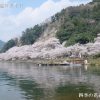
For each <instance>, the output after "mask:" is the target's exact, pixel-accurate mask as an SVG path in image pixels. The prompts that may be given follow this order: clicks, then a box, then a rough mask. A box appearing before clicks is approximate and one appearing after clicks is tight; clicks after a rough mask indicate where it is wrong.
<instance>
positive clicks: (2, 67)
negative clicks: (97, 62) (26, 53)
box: [0, 62, 100, 100]
mask: <svg viewBox="0 0 100 100" xmlns="http://www.w3.org/2000/svg"><path fill="white" fill-rule="evenodd" d="M95 92H97V93H100V67H87V66H85V67H66V66H65V67H64V66H52V67H50V66H46V67H45V66H42V67H39V66H35V65H33V64H32V63H10V62H9V63H4V62H0V100H97V98H79V97H78V96H79V93H95ZM98 100H100V98H99V99H98Z"/></svg>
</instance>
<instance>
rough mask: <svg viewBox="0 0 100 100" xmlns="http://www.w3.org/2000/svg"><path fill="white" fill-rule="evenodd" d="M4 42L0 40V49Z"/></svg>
mask: <svg viewBox="0 0 100 100" xmlns="http://www.w3.org/2000/svg"><path fill="white" fill-rule="evenodd" d="M4 44H5V42H3V41H1V40H0V49H1V48H2V47H3V46H4Z"/></svg>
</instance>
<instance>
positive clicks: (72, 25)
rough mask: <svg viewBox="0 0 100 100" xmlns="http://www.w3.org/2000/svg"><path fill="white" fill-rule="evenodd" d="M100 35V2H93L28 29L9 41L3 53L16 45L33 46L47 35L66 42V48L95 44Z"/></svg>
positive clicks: (69, 8) (98, 0) (61, 13)
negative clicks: (95, 39)
mask: <svg viewBox="0 0 100 100" xmlns="http://www.w3.org/2000/svg"><path fill="white" fill-rule="evenodd" d="M54 28H55V30H54V31H53V29H54ZM47 29H48V31H47ZM51 30H52V31H51ZM49 31H51V32H49ZM98 33H100V0H93V1H92V2H90V3H88V4H86V5H80V6H75V7H68V8H66V9H63V10H62V11H61V12H59V13H57V14H55V15H54V16H52V17H51V18H50V21H47V22H44V23H42V24H39V25H35V26H34V27H32V28H27V29H26V30H25V31H24V32H22V36H21V37H20V38H19V39H18V38H16V39H11V40H9V41H8V42H7V43H6V44H5V45H4V47H3V49H2V50H1V52H5V51H7V50H8V49H9V48H11V47H13V46H16V45H17V46H21V45H30V44H33V43H34V42H35V41H36V40H37V39H38V38H40V37H42V36H43V35H45V34H48V35H47V36H49V35H50V34H55V36H56V37H57V38H58V39H59V40H60V42H61V43H63V42H66V46H69V45H73V44H75V43H80V44H86V43H88V42H93V40H94V38H95V37H96V36H97V34H98Z"/></svg>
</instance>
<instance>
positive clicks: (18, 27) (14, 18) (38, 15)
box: [0, 0, 92, 42]
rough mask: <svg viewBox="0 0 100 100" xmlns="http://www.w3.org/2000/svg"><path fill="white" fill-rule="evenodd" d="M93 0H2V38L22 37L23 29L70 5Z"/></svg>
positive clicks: (5, 39) (0, 5)
mask: <svg viewBox="0 0 100 100" xmlns="http://www.w3.org/2000/svg"><path fill="white" fill-rule="evenodd" d="M90 1H92V0H0V40H3V41H5V42H6V41H8V40H9V39H11V38H15V37H20V36H21V34H22V31H25V29H26V28H30V27H33V26H34V25H36V24H39V23H42V22H43V21H45V20H46V19H48V18H50V16H52V15H54V14H55V13H57V12H59V11H61V10H62V9H63V8H66V7H68V6H76V5H80V4H86V3H88V2H90Z"/></svg>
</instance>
